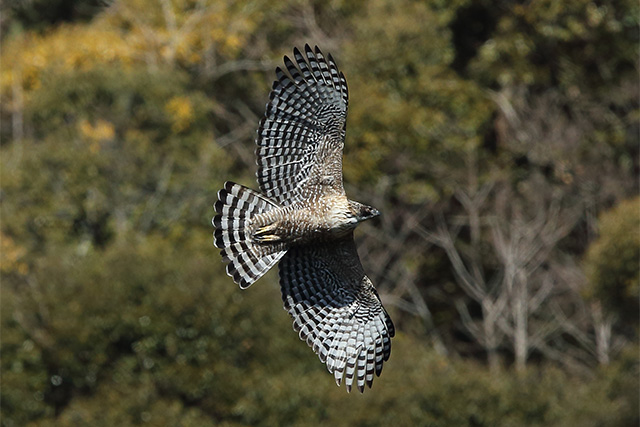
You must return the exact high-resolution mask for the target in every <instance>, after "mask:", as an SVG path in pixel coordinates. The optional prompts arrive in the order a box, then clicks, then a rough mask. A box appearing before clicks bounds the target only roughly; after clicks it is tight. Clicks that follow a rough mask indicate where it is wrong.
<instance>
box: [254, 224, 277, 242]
mask: <svg viewBox="0 0 640 427" xmlns="http://www.w3.org/2000/svg"><path fill="white" fill-rule="evenodd" d="M277 228H278V223H277V222H273V223H271V224H267V225H263V226H262V227H258V228H256V230H255V231H254V232H253V233H252V234H251V237H253V239H254V240H255V241H257V242H279V241H282V237H281V236H280V235H278V234H277V233H274V231H276V230H277Z"/></svg>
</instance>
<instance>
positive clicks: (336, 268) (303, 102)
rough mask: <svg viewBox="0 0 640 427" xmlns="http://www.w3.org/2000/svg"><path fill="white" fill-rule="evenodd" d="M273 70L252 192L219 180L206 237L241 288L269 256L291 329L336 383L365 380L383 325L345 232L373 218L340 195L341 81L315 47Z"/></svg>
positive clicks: (376, 367)
mask: <svg viewBox="0 0 640 427" xmlns="http://www.w3.org/2000/svg"><path fill="white" fill-rule="evenodd" d="M293 57H294V59H295V63H294V62H293V61H292V60H291V59H289V58H288V57H287V56H285V57H284V65H285V67H284V68H285V69H282V68H280V67H278V68H276V77H277V80H276V81H275V82H274V84H273V89H272V91H271V95H270V96H269V102H268V103H267V106H266V112H265V114H264V117H263V118H262V120H261V121H260V125H259V129H258V136H257V139H256V144H257V148H256V155H257V164H258V172H257V178H258V185H259V187H260V191H254V190H252V189H250V188H247V187H244V186H242V185H239V184H236V183H233V182H226V183H225V184H224V188H223V189H222V190H220V191H219V192H218V201H217V202H216V203H215V206H214V207H215V211H216V213H217V215H216V216H215V217H214V218H213V221H212V222H213V225H214V226H215V232H214V244H215V246H216V247H218V248H220V249H221V251H220V252H221V254H222V258H223V261H225V262H227V263H228V265H227V274H228V275H229V276H231V277H232V278H233V280H234V281H235V282H236V283H237V284H238V285H240V287H241V288H243V289H244V288H247V287H249V286H251V284H253V283H254V282H255V281H256V280H258V279H259V278H260V277H262V275H264V274H265V273H266V272H267V271H268V270H269V269H270V268H271V267H273V266H274V265H275V264H276V263H278V261H279V262H280V264H279V268H280V287H281V291H282V299H283V301H284V307H285V309H286V310H287V311H288V312H289V314H290V315H291V317H292V318H293V327H294V329H295V330H296V331H297V332H298V333H299V336H300V339H302V340H303V341H306V342H307V344H308V345H309V346H310V347H311V348H312V349H313V351H314V352H316V354H317V355H318V357H319V358H320V360H321V361H322V362H323V363H326V367H327V369H328V370H329V372H331V373H333V375H334V377H335V380H336V383H337V384H338V386H340V384H341V382H342V381H344V383H345V386H346V389H347V391H351V387H352V386H353V385H354V384H355V386H356V387H357V388H358V390H360V392H363V391H364V387H365V385H367V386H369V387H371V384H372V382H373V377H374V373H375V374H376V375H378V376H379V375H380V372H381V371H382V365H383V362H385V361H387V360H388V359H389V354H390V352H391V337H393V336H394V334H395V330H394V326H393V322H392V321H391V319H390V318H389V315H388V314H387V312H386V310H385V309H384V307H383V306H382V303H381V301H380V297H379V296H378V293H377V292H376V290H375V288H374V287H373V284H372V283H371V280H370V279H369V278H368V277H367V276H366V274H365V273H364V270H363V268H362V264H361V263H360V259H359V258H358V253H357V251H356V246H355V243H354V240H353V231H354V229H355V227H356V226H357V225H358V223H360V222H362V221H365V220H367V219H370V218H374V217H376V216H378V215H380V212H378V211H377V210H376V209H374V208H373V207H371V206H367V205H364V204H362V203H358V202H355V201H353V200H349V199H347V196H346V194H345V191H344V188H343V185H342V152H343V147H344V137H345V128H346V119H347V104H348V92H347V82H346V80H345V77H344V75H343V74H342V72H340V71H339V70H338V67H337V65H336V63H335V61H334V60H333V58H332V57H331V55H328V56H327V57H325V56H324V55H323V54H322V52H321V51H320V50H319V49H318V47H317V46H316V47H315V49H314V50H312V49H311V48H310V47H309V45H306V46H305V49H304V54H303V53H302V52H300V51H299V50H298V49H297V48H295V49H294V51H293Z"/></svg>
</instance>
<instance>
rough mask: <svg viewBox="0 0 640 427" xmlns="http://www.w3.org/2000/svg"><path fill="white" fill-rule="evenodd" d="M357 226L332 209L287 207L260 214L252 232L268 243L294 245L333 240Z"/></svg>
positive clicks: (253, 223)
mask: <svg viewBox="0 0 640 427" xmlns="http://www.w3.org/2000/svg"><path fill="white" fill-rule="evenodd" d="M355 226H356V222H355V221H353V222H350V221H348V220H347V217H346V216H345V215H342V214H340V213H339V212H332V211H330V210H321V209H320V210H318V209H309V208H300V209H288V207H287V208H283V209H279V210H275V211H271V212H268V213H266V214H263V215H258V216H256V217H255V218H254V220H253V221H252V230H251V235H252V237H253V239H254V240H256V241H259V242H264V243H275V242H286V243H290V244H296V243H298V244H299V243H308V242H310V241H326V240H333V239H337V238H340V237H343V236H345V235H346V234H348V233H349V232H351V230H353V229H354V228H355Z"/></svg>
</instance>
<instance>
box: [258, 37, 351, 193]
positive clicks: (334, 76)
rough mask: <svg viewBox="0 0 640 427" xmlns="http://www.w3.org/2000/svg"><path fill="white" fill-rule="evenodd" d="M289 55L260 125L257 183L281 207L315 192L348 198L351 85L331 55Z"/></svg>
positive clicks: (316, 49) (279, 74)
mask: <svg viewBox="0 0 640 427" xmlns="http://www.w3.org/2000/svg"><path fill="white" fill-rule="evenodd" d="M293 55H294V58H295V61H296V64H297V65H296V64H294V63H293V61H291V59H289V58H288V57H286V56H285V57H284V64H285V67H286V69H287V72H288V73H289V75H287V74H286V73H285V72H284V71H283V70H282V69H281V68H280V67H278V68H277V69H276V76H277V80H276V81H275V82H274V83H273V90H272V91H271V95H270V97H269V103H268V104H267V110H266V112H265V115H264V117H263V118H262V120H261V121H260V127H259V129H258V138H257V140H256V144H257V145H258V148H257V150H256V155H257V163H258V174H257V175H258V184H259V185H260V190H262V192H263V193H264V194H266V195H267V197H269V198H271V199H274V200H275V201H277V202H278V203H279V204H281V205H289V204H293V203H295V202H296V201H299V200H305V199H308V198H309V197H311V196H313V195H314V194H331V193H338V194H344V189H343V187H342V150H343V147H344V136H345V126H346V120H347V103H348V92H347V81H346V80H345V78H344V75H343V74H342V72H340V71H339V70H338V67H337V65H336V63H335V61H334V60H333V58H332V57H331V55H329V56H328V58H325V57H324V56H323V55H322V52H320V49H318V47H317V46H316V48H315V52H314V51H312V50H311V48H310V47H309V45H305V55H304V56H303V54H302V53H301V52H300V51H299V50H298V49H297V48H296V49H294V51H293Z"/></svg>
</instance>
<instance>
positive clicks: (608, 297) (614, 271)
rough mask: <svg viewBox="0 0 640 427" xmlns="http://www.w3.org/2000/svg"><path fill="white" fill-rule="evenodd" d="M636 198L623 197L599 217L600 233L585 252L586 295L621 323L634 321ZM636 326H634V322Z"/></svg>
mask: <svg viewBox="0 0 640 427" xmlns="http://www.w3.org/2000/svg"><path fill="white" fill-rule="evenodd" d="M639 213H640V199H638V198H637V197H636V198H634V199H631V200H626V201H624V202H622V203H620V204H619V205H618V206H616V207H615V208H613V209H612V210H610V211H607V212H605V213H603V214H602V215H601V216H600V218H599V222H600V236H599V237H598V239H597V240H596V241H594V242H593V243H592V244H591V246H590V247H589V250H588V251H587V253H586V255H585V259H584V262H585V273H586V275H587V279H588V281H589V288H588V289H587V291H586V292H587V297H589V298H592V299H597V300H599V301H602V303H603V305H604V308H605V309H606V310H607V311H608V312H609V313H610V314H614V315H618V316H621V317H622V318H623V320H624V321H625V322H628V323H630V324H633V323H634V322H635V321H636V320H637V316H638V311H639V310H640V307H639V305H638V298H639V297H640V284H639V283H638V282H639V280H640V265H639V261H638V260H640V221H639V219H638V214H639ZM636 326H637V325H636Z"/></svg>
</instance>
